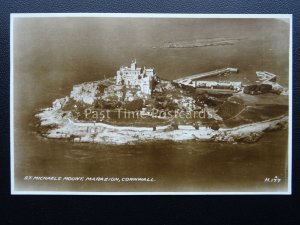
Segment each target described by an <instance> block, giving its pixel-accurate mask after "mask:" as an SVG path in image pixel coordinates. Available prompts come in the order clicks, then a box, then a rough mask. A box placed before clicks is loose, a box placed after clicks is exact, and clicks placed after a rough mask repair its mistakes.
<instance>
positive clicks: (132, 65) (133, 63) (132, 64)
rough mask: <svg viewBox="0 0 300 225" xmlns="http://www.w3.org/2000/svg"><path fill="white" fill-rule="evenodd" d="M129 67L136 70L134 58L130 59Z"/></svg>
mask: <svg viewBox="0 0 300 225" xmlns="http://www.w3.org/2000/svg"><path fill="white" fill-rule="evenodd" d="M130 69H131V70H136V59H134V60H132V62H131V67H130Z"/></svg>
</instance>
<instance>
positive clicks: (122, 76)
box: [116, 60, 155, 95]
mask: <svg viewBox="0 0 300 225" xmlns="http://www.w3.org/2000/svg"><path fill="white" fill-rule="evenodd" d="M154 77H155V71H154V69H153V68H149V69H146V68H145V67H144V68H140V67H137V63H136V60H134V61H132V63H131V66H130V67H127V66H125V67H124V66H121V67H120V70H118V71H117V75H116V85H126V86H127V87H138V88H140V90H141V92H142V93H144V94H148V95H151V93H152V88H153V86H152V83H153V78H154Z"/></svg>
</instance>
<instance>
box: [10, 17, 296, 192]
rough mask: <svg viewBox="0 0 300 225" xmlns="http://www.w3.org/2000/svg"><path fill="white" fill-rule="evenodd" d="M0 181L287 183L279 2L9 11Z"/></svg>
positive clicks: (183, 185) (285, 188) (152, 187)
mask: <svg viewBox="0 0 300 225" xmlns="http://www.w3.org/2000/svg"><path fill="white" fill-rule="evenodd" d="M10 32H11V33H10V41H11V43H10V44H11V45H10V48H11V53H10V54H11V55H10V78H11V79H10V82H11V83H10V91H11V93H10V107H11V110H10V111H11V114H10V126H11V193H12V194H21V195H22V194H24V195H25V194H35V195H48V194H49V195H51V194H59V195H171V194H172V195H247V194H251V195H256V194H257V195H258V194H259V195H262V194H278V195H283V194H285V195H286V194H291V193H292V190H291V166H292V165H291V158H292V148H291V140H292V139H291V135H292V133H291V131H292V122H291V121H292V99H291V97H292V35H291V34H292V16H291V15H288V14H274V15H272V14H259V15H258V14H109V13H108V14H97V13H96V14H92V13H90V14H89V13H69V14H68V13H64V14H59V13H58V14H50V13H49V14H47V13H44V14H42V13H41V14H11V18H10Z"/></svg>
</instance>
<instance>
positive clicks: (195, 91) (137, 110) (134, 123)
mask: <svg viewBox="0 0 300 225" xmlns="http://www.w3.org/2000/svg"><path fill="white" fill-rule="evenodd" d="M236 73H239V70H238V69H237V68H223V69H217V70H214V71H210V72H204V73H200V74H195V75H191V76H185V77H182V78H179V79H175V80H166V79H163V78H160V77H159V76H158V75H157V74H156V71H155V69H154V68H146V67H145V66H144V67H138V65H137V62H136V60H133V61H132V63H131V65H130V67H127V66H121V67H120V68H119V70H117V72H116V75H115V76H113V77H110V78H108V79H103V80H99V81H93V82H86V83H82V84H77V85H74V86H73V89H72V91H71V93H70V95H69V96H65V97H63V98H60V99H56V100H54V101H53V103H52V106H51V107H48V108H43V109H40V110H39V111H38V112H37V113H36V114H35V117H36V118H37V127H38V131H39V133H40V135H42V136H43V137H46V138H55V139H65V140H67V141H72V142H89V143H99V144H114V145H115V144H135V143H138V142H146V141H161V140H169V141H175V142H179V141H180V142H181V141H189V140H193V141H214V142H230V143H235V144H237V143H254V142H257V141H259V139H260V138H261V137H262V136H263V135H264V134H265V133H266V132H269V131H272V130H278V129H287V126H288V120H289V116H288V112H289V107H288V97H289V96H288V89H287V88H285V87H283V86H281V85H280V84H278V83H277V82H276V75H275V74H272V73H270V72H267V71H257V78H258V80H257V82H256V83H255V84H250V85H249V84H247V85H246V84H243V83H242V82H240V81H227V80H225V81H224V80H222V81H221V80H220V79H219V77H220V76H234V75H235V74H236ZM212 78H213V79H212ZM214 78H215V80H214ZM205 79H208V80H205Z"/></svg>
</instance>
